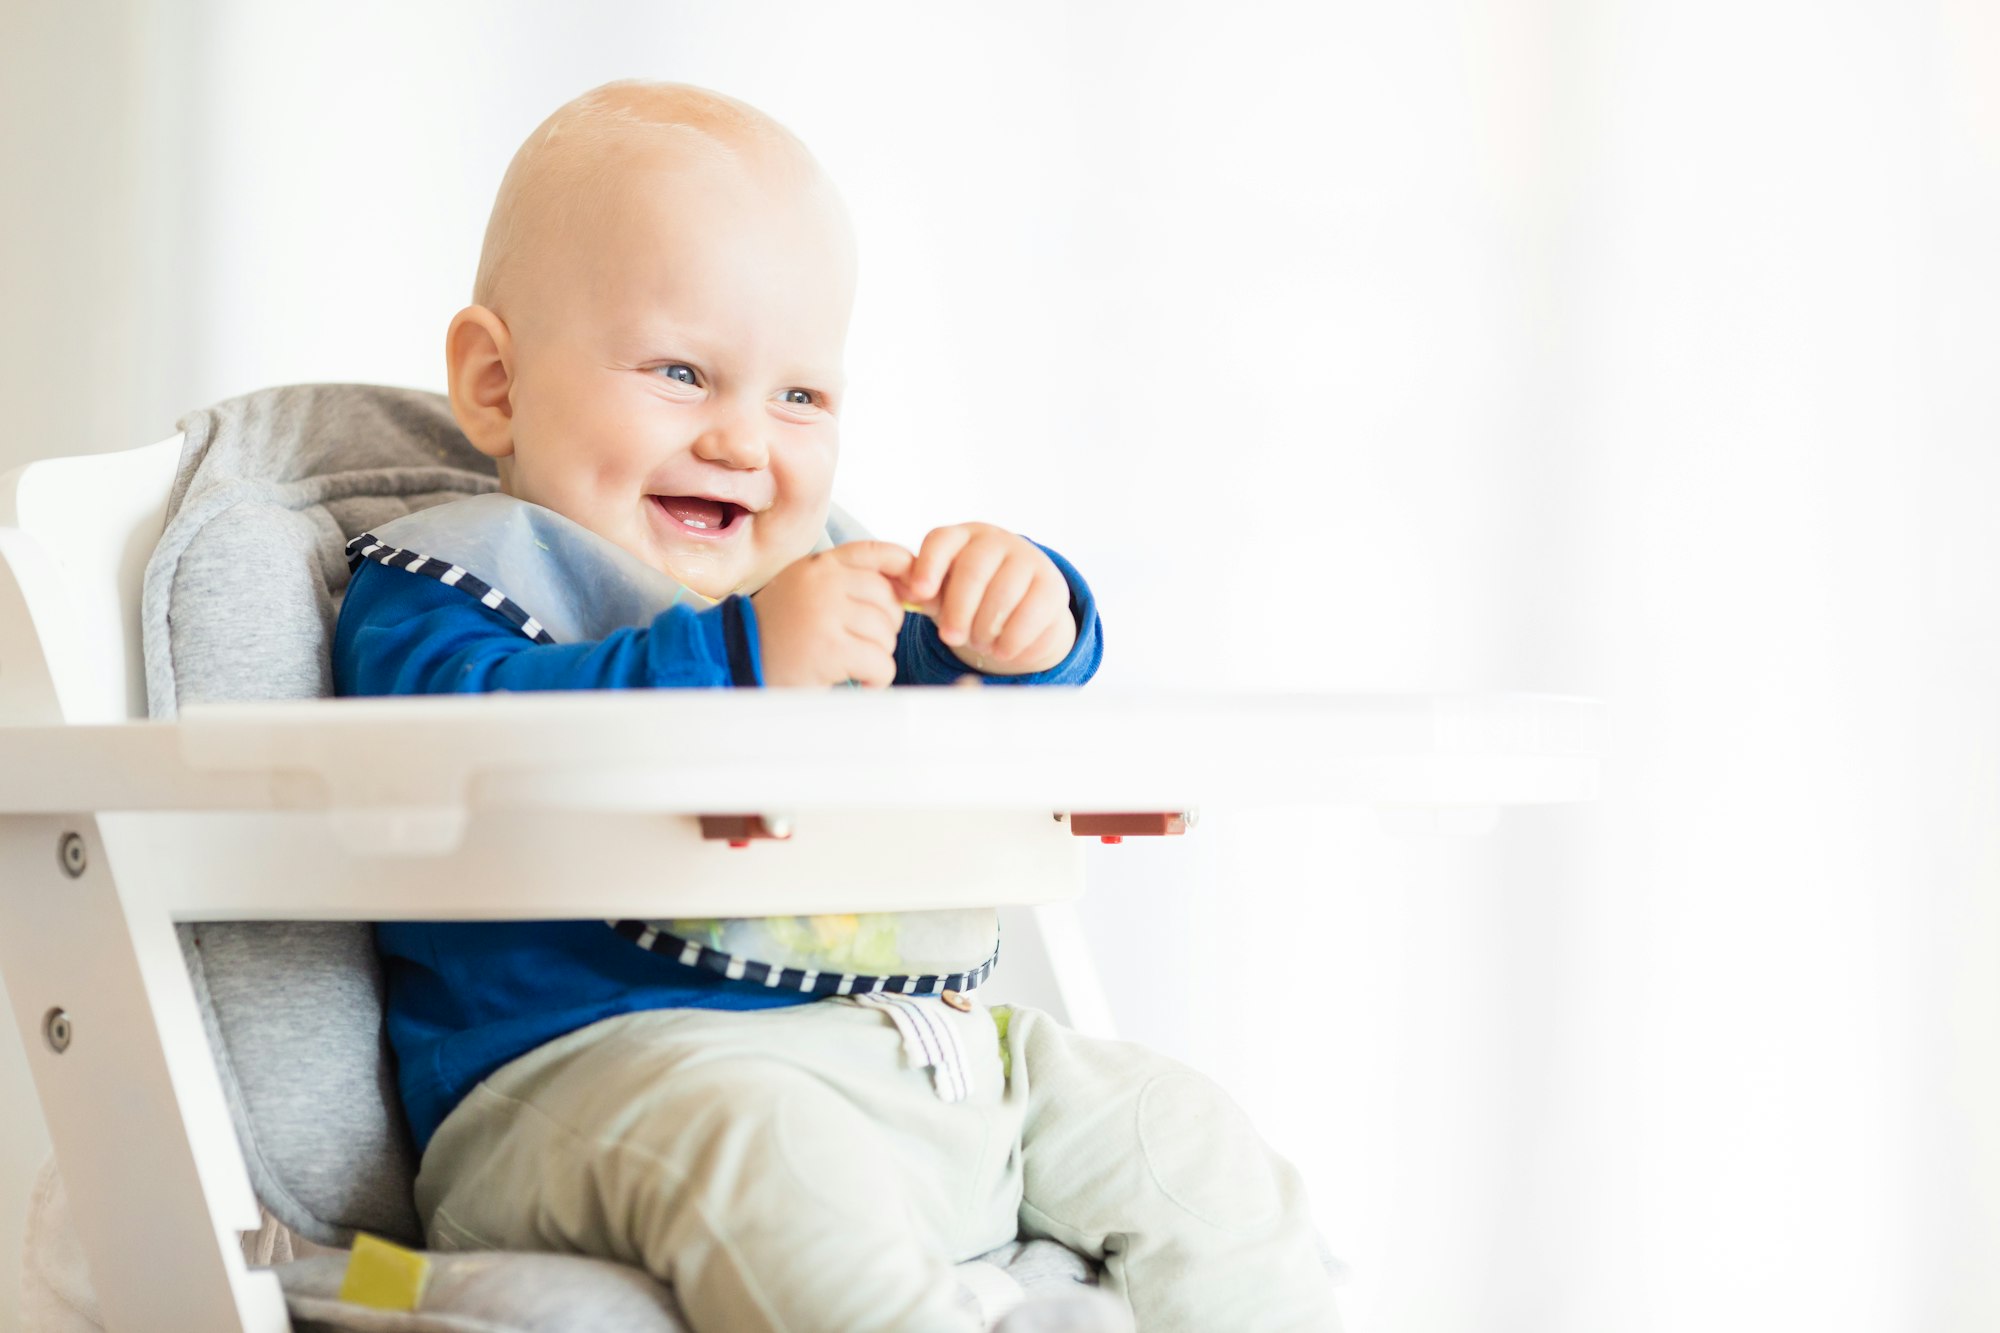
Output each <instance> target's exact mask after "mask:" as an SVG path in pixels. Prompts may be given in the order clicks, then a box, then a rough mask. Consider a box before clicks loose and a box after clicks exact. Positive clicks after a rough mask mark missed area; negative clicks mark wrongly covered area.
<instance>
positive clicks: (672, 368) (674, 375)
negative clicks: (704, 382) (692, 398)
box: [653, 361, 700, 384]
mask: <svg viewBox="0 0 2000 1333" xmlns="http://www.w3.org/2000/svg"><path fill="white" fill-rule="evenodd" d="M653 369H654V370H658V371H663V372H665V374H666V377H667V378H668V379H670V380H679V381H680V382H681V383H682V384H697V383H699V382H700V381H699V379H698V378H697V377H696V375H695V373H694V367H693V366H686V365H682V364H681V363H680V362H678V361H676V362H674V363H673V364H671V365H665V366H654V367H653Z"/></svg>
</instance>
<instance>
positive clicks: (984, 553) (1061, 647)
mask: <svg viewBox="0 0 2000 1333" xmlns="http://www.w3.org/2000/svg"><path fill="white" fill-rule="evenodd" d="M901 584H902V594H903V600H904V601H905V602H906V603H911V604H914V605H915V606H916V607H917V609H918V610H920V611H922V612H923V613H924V614H925V615H928V616H929V617H930V618H931V619H933V620H935V621H936V622H937V627H938V638H940V639H942V640H943V641H944V645H945V647H947V648H949V649H951V651H952V655H953V656H955V657H957V658H958V660H959V661H961V662H964V663H965V664H966V665H967V666H970V667H972V668H973V669H974V670H976V671H979V672H980V673H982V674H984V675H989V676H1024V675H1028V674H1029V673H1031V672H1036V671H1046V670H1048V669H1049V668H1050V667H1052V666H1054V665H1055V664H1056V663H1058V662H1060V661H1062V660H1063V658H1065V657H1067V656H1068V655H1069V650H1070V648H1071V647H1072V646H1074V645H1075V643H1076V617H1075V616H1073V615H1071V614H1070V609H1069V584H1068V582H1067V581H1065V580H1064V578H1063V576H1062V571H1061V570H1060V569H1057V568H1056V564H1055V561H1053V560H1051V559H1049V558H1048V556H1047V555H1046V554H1044V553H1043V552H1042V549H1041V548H1040V547H1038V546H1036V545H1035V544H1034V543H1033V542H1031V541H1029V540H1028V539H1027V538H1025V537H1021V536H1017V535H1016V534H1014V533H1011V532H1009V531H1007V530H1006V529H1005V528H996V527H994V526H993V525H992V524H991V523H957V524H954V525H952V526H951V527H948V528H933V529H932V530H931V534H930V536H928V537H926V538H924V545H923V549H922V550H920V551H918V552H917V557H916V563H915V564H914V565H912V566H911V567H910V570H909V573H908V574H907V575H906V576H904V577H903V579H902V580H901Z"/></svg>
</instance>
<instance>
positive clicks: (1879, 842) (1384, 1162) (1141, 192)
mask: <svg viewBox="0 0 2000 1333" xmlns="http://www.w3.org/2000/svg"><path fill="white" fill-rule="evenodd" d="M627 76H640V77H655V78H674V79H683V80H687V81H690V82H695V83H700V84H704V85H708V86H711V87H715V88H718V89H721V90H723V91H726V92H729V93H732V94H734V95H737V96H740V97H742V98H745V99H746V100H749V101H751V102H753V103H755V104H757V105H759V106H761V107H763V108H765V109H766V110H768V111H770V112H771V113H772V114H774V115H776V116H777V117H778V118H780V119H781V120H783V121H785V122H786V123H787V124H788V125H790V126H791V127H792V128H793V129H794V130H796V131H797V132H798V133H799V134H800V135H801V136H802V137H803V138H804V139H805V140H806V141H807V142H808V143H809V144H810V145H811V146H812V147H813V148H814V149H815V150H816V152H817V153H818V154H819V156H820V157H821V159H822V160H823V161H824V162H825V163H826V165H827V167H828V168H829V169H830V170H831V172H832V174H833V175H834V176H835V177H836V179H837V180H838V181H839V182H840V183H841V185H842V187H843V189H844V191H845V193H846V195H847V197H848V199H849V201H850V204H851V206H852V208H853V211H854V213H855V216H856V219H857V222H858V225H859V229H860V232H861V237H862V245H863V280H862V288H861V296H860V302H859V306H858V309H857V312H856V317H855V325H854V330H853V336H852V341H851V357H850V367H849V369H850V372H851V377H852V379H853V381H854V391H853V393H852V410H851V413H850V415H849V417H848V421H847V426H846V430H845V447H844V454H843V460H842V470H841V481H840V484H839V486H838V487H837V490H836V495H837V496H838V497H839V498H840V499H841V501H842V503H843V504H845V505H846V506H847V507H849V508H850V509H852V510H854V511H855V512H856V514H857V515H858V516H860V517H861V518H862V519H863V521H864V522H867V523H868V524H870V525H871V526H872V527H873V528H874V529H875V530H876V532H877V533H878V535H881V536H883V537H886V538H890V539H895V540H901V541H903V542H905V543H907V544H914V543H916V542H918V541H919V540H920V539H921V538H922V536H923V533H924V532H925V531H927V530H928V528H929V527H931V526H934V525H936V524H941V523H948V522H958V521H962V520H966V519H981V520H984V521H989V522H996V523H1002V524H1006V525H1008V526H1011V527H1013V528H1014V529H1016V530H1018V531H1021V532H1025V533H1027V534H1029V535H1030V536H1033V537H1035V538H1037V539H1038V540H1042V541H1045V542H1048V543H1049V544H1050V545H1052V546H1055V547H1057V548H1058V549H1060V550H1062V551H1063V552H1064V554H1065V555H1067V556H1069V557H1070V558H1071V559H1072V560H1073V561H1074V562H1075V563H1076V564H1077V565H1078V567H1079V568H1081V569H1082V570H1083V571H1084V572H1085V574H1086V576H1087V577H1089V578H1090V579H1091V581H1092V583H1093V585H1094V587H1095V589H1096V591H1097V593H1098V596H1099V598H1100V600H1101V603H1102V607H1103V611H1104V616H1105V625H1106V641H1107V655H1106V659H1105V665H1104V669H1103V671H1102V672H1101V674H1100V675H1099V677H1098V680H1097V683H1096V684H1095V685H1094V686H1093V688H1094V689H1103V690H1113V689H1117V688H1120V687H1122V686H1131V685H1138V684H1148V685H1151V684H1186V685H1205V686H1224V687H1230V688H1238V689H1245V690H1251V689H1273V688H1287V689H1318V690H1336V689H1374V688H1386V689H1408V690H1435V689H1468V690H1480V691H1506V690H1547V691H1558V692H1571V693H1581V694H1590V695H1595V696H1598V697H1600V698H1602V699H1604V700H1606V701H1607V703H1608V704H1609V706H1610V709H1611V716H1612V723H1613V725H1612V736H1611V740H1610V753H1609V758H1608V765H1607V782H1606V788H1605V792H1604V797H1603V799H1602V800H1601V801H1600V802H1599V803H1597V804H1595V805H1593V806H1586V807H1570V808H1556V809H1549V810H1543V811H1537V812H1532V813H1528V814H1521V815H1517V816H1514V817H1511V818H1510V819H1508V820H1507V821H1506V822H1504V823H1503V825H1502V827H1501V829H1500V831H1499V832H1498V833H1496V834H1494V835H1492V836H1491V837H1487V838H1474V839H1463V840H1453V839H1443V840H1421V839H1418V840H1403V839H1399V838H1396V837H1392V836H1390V835H1389V834H1387V833H1384V832H1382V831H1380V830H1379V829H1378V828H1377V826H1376V825H1375V824H1374V823H1373V822H1372V821H1371V820H1369V819H1367V818H1365V817H1361V816H1357V815H1349V814H1328V813H1325V812H1314V811H1291V812H1263V813H1257V814H1250V813H1237V814H1235V815H1233V816H1232V815H1229V814H1227V813H1226V812H1211V814H1210V817H1209V818H1207V819H1206V820H1205V821H1204V823H1203V825H1202V826H1201V827H1200V829H1198V830H1197V832H1196V834H1195V835H1194V836H1192V837H1190V838H1189V839H1187V840H1186V841H1185V842H1176V843H1174V844H1173V845H1165V844H1157V843H1155V844H1147V843H1128V844H1126V845H1125V846H1123V847H1119V848H1105V849H1101V851H1100V852H1098V853H1095V855H1096V857H1097V867H1098V870H1099V876H1098V879H1097V886H1098V887H1097V889H1096V891H1095V892H1094V896H1093V897H1092V898H1091V899H1090V900H1089V901H1088V903H1087V904H1086V909H1085V910H1086V914H1087V917H1088V921H1089V925H1090V927H1091V929H1092V932H1093V935H1094V938H1095V943H1096V945H1097V947H1098V949H1099V953H1100V956H1101V958H1102V960H1103V966H1104V968H1105V971H1106V976H1107V980H1108V982H1109V984H1110V986H1111V989H1112V1001H1113V1005H1114V1008H1115V1010H1116V1012H1117V1015H1118V1017H1119V1019H1120V1021H1121V1023H1122V1024H1123V1025H1124V1027H1125V1030H1126V1031H1127V1033H1128V1034H1129V1035H1131V1036H1133V1037H1135V1038H1137V1039H1141V1040H1144V1041H1147V1042H1150V1043H1152V1044H1154V1045H1156V1046H1159V1047H1161V1048H1163V1049H1165V1050H1167V1051H1170V1052H1172V1053H1173V1054H1176V1055H1178V1056H1181V1057H1182V1058H1185V1059H1187V1060H1190V1061H1192V1062H1193V1063H1195V1064H1197V1065H1199V1066H1201V1067H1202V1068H1204V1069H1207V1070H1209V1071H1210V1072H1212V1073H1214V1074H1215V1075H1216V1076H1217V1077H1219V1078H1221V1079H1222V1080H1223V1082H1224V1083H1225V1084H1226V1085H1227V1086H1228V1087H1229V1088H1230V1089H1231V1090H1232V1091H1233V1092H1234V1093H1235V1094H1236V1096H1237V1097H1238V1098H1239V1100H1241V1101H1242V1102H1243V1103H1244V1105H1245V1106H1246V1107H1247V1109H1248V1110H1249V1111H1250V1113H1251V1114H1252V1116H1253V1117H1254V1118H1255V1119H1256V1120H1257V1121H1258V1123H1259V1124H1260V1125H1262V1126H1263V1127H1264V1128H1265V1130H1266V1132H1267V1133H1268V1135H1269V1136H1270V1137H1271V1138H1272V1139H1273V1140H1274V1141H1275V1142H1276V1143H1278V1144H1279V1145H1280V1146H1281V1147H1282V1148H1283V1149H1284V1150H1285V1151H1286V1152H1287V1153H1288V1154H1290V1155H1291V1156H1292V1157H1293V1158H1294V1159H1295V1160H1296V1161H1297V1162H1298V1163H1299V1165H1300V1166H1301V1168H1302V1169H1303V1170H1304V1171H1305V1172H1306V1174H1307V1178H1308V1181H1309V1184H1310V1186H1311V1188H1312V1191H1313V1193H1314V1196H1315V1200H1316V1205H1317V1208H1318V1212H1319V1215H1320V1218H1321V1220H1322V1222H1323V1225H1324V1228H1325V1230H1326V1232H1327V1234H1328V1236H1329V1238H1330V1239H1331V1241H1332V1242H1333V1244H1334V1247H1335V1248H1336V1249H1337V1250H1338V1251H1339V1252H1340V1254H1341V1255H1342V1256H1343V1257H1344V1258H1345V1259H1346V1261H1347V1262H1348V1263H1349V1264H1350V1265H1351V1267H1352V1268H1353V1270H1354V1276H1353V1279H1352V1281H1351V1282H1350V1284H1349V1285H1348V1286H1347V1288H1346V1289H1345V1291H1346V1295H1345V1304H1346V1312H1347V1316H1348V1319H1349V1321H1350V1324H1351V1326H1352V1327H1353V1328H1354V1329H1356V1330H1362V1331H1364V1333H1432V1331H1436V1333H1461V1331H1463V1333H1474V1331H1475V1330H1476V1331H1478V1333H1490V1331H1491V1330H1522V1331H1523V1333H1529V1331H1531V1330H1532V1331H1533V1333H1599V1331H1601V1330H1648V1331H1650V1330H1715V1329H1731V1330H1733V1329H1743V1330H1769V1329H1779V1328H1813V1329H1822V1330H1849V1329H1851V1330H1864V1329H1865V1330H1883V1329H1912V1330H1919V1329H1921V1330H1954V1331H1955V1330H1977V1329H1987V1328H1992V1327H1996V1326H2000V1264H1995V1263H1994V1262H1992V1261H1993V1259H1994V1258H1995V1256H1996V1255H2000V817H1996V816H2000V688H1996V687H2000V586H1996V583H2000V525H1996V523H1995V522H1994V518H1993V515H1994V512H1995V509H1996V506H1997V505H2000V451H1996V448H1995V445H1996V442H2000V102H1996V93H1995V89H1996V87H2000V11H1996V10H1995V8H1994V7H1993V6H1992V5H1991V4H1990V3H1988V2H1986V0H1940V2H1938V3H1932V4H1912V3H1909V2H1908V0H1847V2H1846V3H1841V4H1829V3H1824V2H1823V0H1822V2H1818V3H1808V2H1807V0H1794V2H1792V3H1785V2H1784V0H1731V2H1729V3H1722V2H1720V0H1673V2H1669V0H1653V2H1652V3H1646V2H1644V0H1600V2H1598V3H1580V4H1578V3H1570V4H1559V3H1555V2H1554V0H1545V2H1543V3H1535V2H1534V0H1522V2H1521V3H1504V2H1503V0H1400V2H1399V3H1396V4H1389V5H1384V4H1379V3H1358V2H1356V0H1337V2H1334V3H1323V4H1321V3H1315V4H1310V5H1308V4H1305V3H1297V4H1266V5H1262V6H1255V5H1251V6H1220V5H1206V6H1187V5H1181V6H1174V5H1167V4H1159V3H1149V4H1139V3H1136V2H1133V3H1121V4H1116V5H1113V4H1101V5H1085V4H1070V5H1057V4H1047V3H1034V4H1028V3H1020V2H1019V0H1016V2H1015V3H1010V4H1007V5H1004V6H1002V5H986V6H978V7H974V6H934V5H923V4H917V3H908V2H905V3H894V4H889V3H877V4H869V5H859V4H831V3H821V4H805V3H799V4H737V5H730V6H727V7H725V6H721V5H714V6H697V5H692V4H660V3H651V4H641V3H636V2H634V3H580V4H569V5H565V6H561V7H556V6H539V5H529V4H524V3H523V4H502V3H492V2H491V0H488V2H487V3H431V4H425V5H410V4H403V3H394V4H392V3H353V2H351V0H350V2H348V3H341V4H332V3H324V2H322V0H312V2H310V3H308V2H307V0H288V3H285V4H281V5H272V4H261V3H254V0H188V2H187V3H168V2H167V0H150V2H149V0H110V2H108V3H100V4H94V5H69V6H54V5H40V4H33V3H29V0H8V3H6V4H4V5H0V113H3V114H0V173H3V174H0V227H4V231H0V237H4V250H3V251H0V310H4V312H5V318H4V320H0V422H4V427H0V469H3V468H5V467H8V466H12V465H14V464H16V463H19V462H22V461H26V460H28V459H32V458H35V457H39V456H43V455H51V454H61V453H78V452H91V451H96V450H101V449H111V448H120V447H128V446H132V445H136V444H140V443H144V442H147V441H150V440H153V439H156V438H160V437H163V436H165V435H167V434H169V433H171V430H172V424H173V421H174V419H175V418H176V416H178V415H179V414H180V413H182V412H184V411H186V410H188V409H190V408H193V407H196V406H200V405H204V404H206V403H209V402H212V401H215V400H217V399H220V398H223V397H227V396H230V395H233V394H237V393H240V392H245V391H248V390H251V389H255V388H258V387H262V386H265V385H271V384H277V383H284V382H292V381H307V380H318V381H328V380H364V381H377V382H385V383H395V384H408V385H417V386H423V387H431V388H437V387H441V378H440V377H441V370H442V353H441V349H442V342H443V332H444V327H445V323H446V321H447V320H448V319H449V317H450V315H451V314H452V312H453V311H454V310H456V309H457V308H458V307H459V306H460V305H461V304H463V303H464V301H465V300H466V299H467V297H468V292H469V289H470V285H471V279H472V272H473V267H474V263H475V260H476V256H477V251H478V245H479V240H480V236H481V231H482V228H483V226H484V221H485V215H486V210H487V208H488V206H489V205H490V203H491V199H492V194H493V190H494V188H495V186H496V185H497V183H498V180H499V177H500V173H501V171H502V169H503V167H504V166H505V164H506V162H507V159H508V158H509V156H510V155H511V154H512V152H513V150H514V148H515V147H516V145H517V144H518V143H519V141H520V140H521V138H522V137H523V136H524V135H525V134H526V133H527V131H528V130H529V129H531V128H532V127H533V126H534V125H535V124H536V123H537V122H538V121H539V120H540V119H541V118H542V117H543V116H544V115H545V114H546V113H547V112H548V111H549V110H551V109H553V108H554V107H555V106H556V105H557V104H559V103H560V102H562V101H564V100H566V99H567V98H569V97H571V96H573V95H575V94H576V93H578V92H581V91H583V90H584V89H586V88H588V87H591V86H593V85H595V84H597V83H599V82H602V81H605V80H608V79H612V78H618V77H627ZM5 650H6V645H4V644H0V655H3V654H4V652H5ZM0 762H5V760H4V756H0ZM4 928H5V923H4V922H0V929H4ZM1245 931H1248V932H1251V939H1252V941H1253V942H1254V943H1257V944H1260V945H1262V946H1265V947H1267V948H1269V949H1270V950H1271V952H1272V957H1273V961H1274V963H1275V964H1276V966H1274V967H1273V968H1272V969H1271V970H1270V971H1268V972H1266V973H1264V974H1262V975H1259V976H1257V977H1255V978H1245V979H1233V978H1231V977H1228V976H1226V975H1217V974H1216V973H1215V972H1214V971H1213V970H1211V969H1210V968H1209V967H1208V966H1207V965H1206V964H1205V963H1204V962H1203V961H1202V959H1203V958H1204V957H1205V955H1206V952H1207V950H1208V947H1209V946H1212V945H1213V944H1214V943H1216V942H1218V941H1226V940H1230V939H1235V938H1240V937H1241V932H1245ZM0 1115H3V1116H4V1122H3V1123H4V1127H5V1139H4V1141H0V1263H4V1264H5V1265H6V1269H11V1267H12V1261H11V1259H10V1258H7V1256H11V1255H12V1254H13V1253H14V1252H15V1250H16V1248H17V1245H18V1236H19V1219H18V1217H17V1214H18V1212H19V1206H18V1201H19V1200H21V1199H22V1197H23V1196H24V1193H25V1188H26V1180H27V1179H28V1177H29V1175H30V1173H31V1172H32V1170H33V1168H34V1166H35V1164H36V1163H37V1162H38V1161H39V1159H40V1156H41V1154H42V1152H43V1151H44V1150H45V1145H46V1137H45V1131H44V1130H43V1129H42V1127H41V1125H40V1121H39V1118H38V1114H37V1111H36V1109H35V1102H34V1099H33V1096H32V1093H31V1091H30V1090H29V1088H28V1086H27V1082H26V1077H25V1074H24V1072H23V1071H22V1068H21V1065H20V1052H19V1049H18V1044H17V1043H16V1042H15V1041H14V1039H13V1038H12V1037H0ZM6 1269H0V1271H6ZM0 1293H3V1294H0V1326H5V1324H6V1323H7V1322H8V1320H9V1317H10V1315H11V1312H12V1309H13V1306H12V1303H11V1302H12V1299H13V1293H12V1292H11V1290H5V1288H0Z"/></svg>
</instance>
